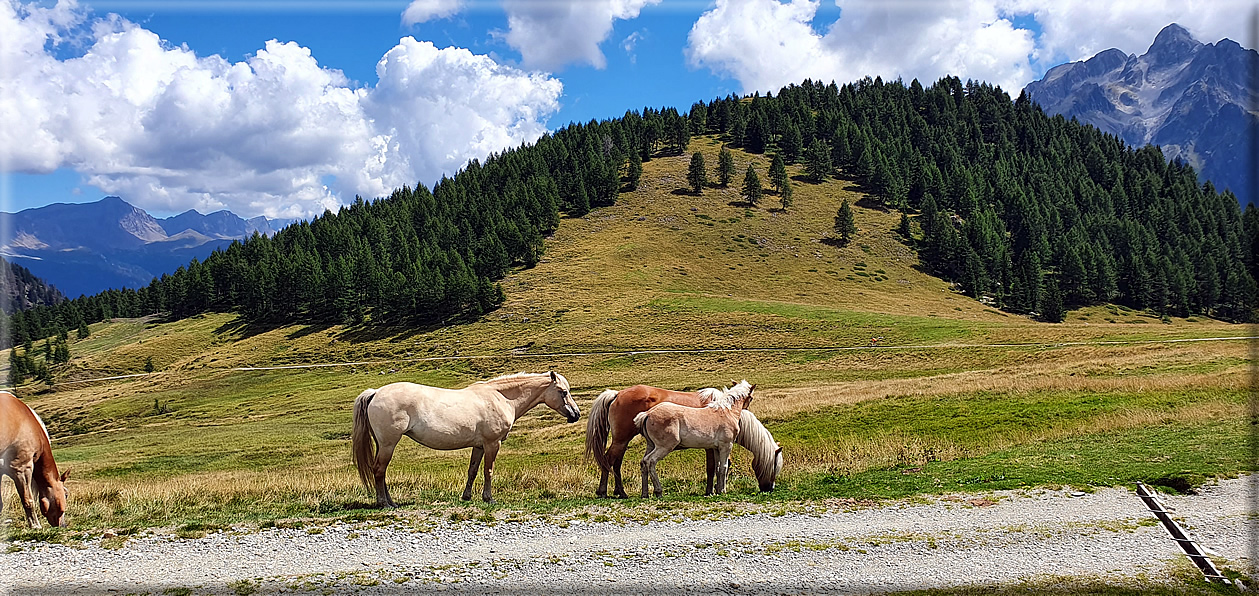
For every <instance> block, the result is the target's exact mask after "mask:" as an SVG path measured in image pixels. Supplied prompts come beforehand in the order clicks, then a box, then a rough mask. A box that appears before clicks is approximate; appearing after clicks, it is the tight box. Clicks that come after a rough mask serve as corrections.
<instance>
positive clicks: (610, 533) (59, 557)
mask: <svg viewBox="0 0 1259 596" xmlns="http://www.w3.org/2000/svg"><path fill="white" fill-rule="evenodd" d="M1252 480H1255V479H1254V478H1248V479H1234V480H1224V481H1221V482H1220V483H1218V484H1211V485H1208V486H1206V487H1204V488H1203V489H1202V490H1201V491H1200V494H1198V495H1193V496H1181V497H1165V498H1164V500H1165V502H1166V504H1167V505H1168V506H1169V507H1171V508H1172V509H1173V510H1174V513H1175V515H1176V516H1178V517H1179V518H1181V519H1182V520H1183V524H1184V525H1185V526H1186V527H1187V528H1188V529H1189V531H1190V532H1191V534H1192V535H1193V536H1194V537H1195V538H1196V539H1197V540H1198V541H1199V542H1200V543H1201V544H1202V545H1203V546H1205V547H1207V548H1208V549H1210V550H1212V551H1214V552H1215V553H1217V554H1218V555H1219V557H1220V558H1221V560H1222V561H1225V562H1226V563H1225V564H1226V565H1227V566H1229V567H1231V568H1232V569H1235V570H1243V569H1244V568H1245V566H1246V565H1248V564H1249V560H1250V559H1249V557H1250V553H1251V548H1252V544H1251V536H1253V535H1254V534H1255V530H1259V528H1256V522H1255V521H1254V520H1250V521H1248V520H1247V511H1248V510H1249V508H1250V505H1251V498H1250V496H1251V484H1250V482H1251V481H1252ZM417 526H419V527H417ZM18 547H20V550H17V552H9V553H6V554H4V555H3V556H2V559H3V565H0V569H3V570H2V571H0V587H4V586H7V587H8V591H9V592H10V593H14V594H98V593H144V592H149V593H154V594H160V593H163V592H165V591H168V590H173V592H167V593H174V592H182V589H183V588H188V589H190V592H187V593H192V594H199V593H226V594H231V593H248V592H249V591H250V590H256V591H257V593H276V592H278V591H280V590H286V593H292V591H293V590H297V591H298V592H300V593H310V594H331V593H347V592H351V593H363V594H394V593H411V592H415V591H445V592H454V593H538V592H547V593H604V594H606V593H634V592H651V593H689V592H695V593H720V592H730V593H758V594H759V593H767V594H778V593H869V592H881V591H891V590H905V589H915V588H925V587H946V586H958V585H970V584H997V583H1009V582H1019V581H1026V580H1031V581H1043V580H1045V579H1046V578H1051V577H1063V576H1070V577H1083V578H1097V579H1100V580H1103V581H1108V582H1113V583H1121V584H1126V585H1149V584H1151V583H1155V582H1166V581H1175V580H1174V579H1173V577H1172V574H1173V573H1174V572H1175V571H1174V570H1180V571H1179V572H1181V573H1184V572H1185V571H1186V570H1188V569H1190V568H1189V567H1188V563H1187V562H1186V561H1185V559H1184V557H1183V556H1182V555H1181V554H1180V551H1179V549H1178V548H1177V546H1176V545H1175V543H1173V542H1172V541H1171V540H1170V539H1169V538H1168V536H1167V533H1166V532H1165V531H1164V530H1163V528H1162V527H1161V526H1158V525H1154V524H1153V523H1152V517H1151V516H1150V514H1149V512H1148V511H1147V510H1146V509H1145V507H1144V505H1143V504H1142V503H1141V501H1140V499H1138V498H1137V497H1136V496H1135V495H1134V494H1133V493H1132V492H1131V491H1129V490H1126V489H1103V490H1099V491H1097V492H1094V493H1090V494H1082V493H1073V492H1071V491H1070V490H1069V489H1064V490H1057V491H1050V490H1035V491H1011V492H1001V493H987V494H983V495H954V496H951V497H946V498H941V499H935V500H932V501H930V502H926V503H910V502H898V503H895V504H890V505H886V506H881V507H875V508H861V509H854V510H834V511H826V512H817V513H790V514H785V515H773V514H756V515H750V516H742V517H729V518H724V519H718V520H690V519H685V520H683V519H679V520H677V521H654V522H651V523H649V524H644V523H641V522H630V523H627V524H625V525H620V524H617V523H614V522H599V523H590V522H586V523H581V522H577V523H570V524H567V527H561V525H557V524H556V523H554V522H546V521H531V522H522V523H511V522H505V523H497V524H493V525H486V524H483V523H480V522H475V521H470V522H450V521H443V522H440V523H437V524H434V525H429V524H410V523H390V524H388V525H377V526H374V527H372V526H368V525H364V524H345V523H335V524H332V525H329V526H322V527H309V528H305V529H277V528H270V529H266V530H262V531H257V530H248V531H241V532H221V533H215V534H211V535H209V536H206V537H204V538H200V539H179V538H176V537H173V536H169V535H166V536H146V537H141V538H138V539H133V540H131V541H129V542H128V543H127V544H126V545H125V546H124V547H122V548H119V549H116V550H109V549H105V548H102V547H101V545H100V542H99V540H97V541H94V542H92V543H89V544H87V545H86V546H79V547H71V546H63V545H48V544H30V543H24V544H21V545H13V546H12V547H11V550H16V548H18Z"/></svg>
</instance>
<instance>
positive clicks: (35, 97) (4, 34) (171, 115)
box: [0, 0, 562, 217]
mask: <svg viewBox="0 0 1259 596" xmlns="http://www.w3.org/2000/svg"><path fill="white" fill-rule="evenodd" d="M84 24H86V25H88V27H87V28H86V30H88V31H90V32H89V33H88V34H87V35H88V37H87V40H86V49H85V50H84V51H83V52H81V55H79V56H78V57H75V58H70V59H64V60H63V59H58V58H57V57H55V56H54V55H52V54H51V53H50V52H49V49H48V48H49V47H50V46H53V45H56V44H57V43H59V42H61V41H62V39H63V38H64V37H65V36H68V35H71V34H72V33H73V32H74V31H76V30H77V31H83V30H85V28H84V27H81V26H79V27H76V25H84ZM0 39H4V40H6V41H5V43H4V44H0V88H3V89H4V90H5V91H4V93H3V95H0V171H6V172H30V173H45V172H50V171H53V170H55V169H57V168H63V167H69V168H73V169H75V170H76V171H78V172H80V173H81V174H83V175H84V176H85V177H86V178H87V180H88V182H89V183H91V184H93V185H95V186H98V187H100V188H102V189H103V190H105V191H106V192H110V193H115V194H119V195H120V196H123V197H124V198H126V199H127V200H129V201H131V202H133V203H135V204H137V205H140V206H142V207H145V208H148V209H156V210H161V211H180V210H184V209H188V208H196V209H198V210H201V211H202V212H206V211H211V210H214V209H221V208H229V209H231V210H233V211H235V212H237V213H239V214H241V215H255V214H259V213H265V214H267V215H271V216H290V217H291V216H297V215H309V214H312V213H315V214H317V213H319V212H321V211H322V210H323V209H324V208H335V207H336V206H337V205H338V204H339V203H340V202H343V201H348V199H349V198H350V197H352V196H353V195H354V194H361V195H363V196H368V197H374V196H380V195H383V194H386V193H388V192H389V191H390V190H391V189H393V188H396V187H398V186H401V185H403V184H414V183H415V182H416V181H421V182H425V183H431V182H433V181H434V180H436V179H437V178H438V177H440V176H441V175H442V174H443V173H450V172H453V171H455V170H456V169H458V168H459V167H461V166H462V165H463V164H464V163H465V162H466V161H467V160H468V159H470V158H473V157H484V156H485V155H486V154H487V153H489V152H491V151H496V150H501V149H503V148H506V147H510V146H514V145H518V144H520V143H523V142H528V141H532V140H535V139H536V138H537V137H539V136H540V135H541V134H542V133H543V132H544V131H545V128H544V122H545V120H546V118H547V117H548V116H549V115H550V114H552V113H554V112H555V111H556V110H557V109H558V108H559V103H558V100H559V96H560V93H561V91H562V87H561V84H560V83H559V81H557V80H555V79H553V78H550V77H548V76H546V75H542V74H536V73H527V72H523V71H520V70H517V69H513V68H510V67H507V66H503V65H500V64H497V63H495V62H494V61H493V60H491V59H490V58H488V57H485V56H476V55H473V54H472V53H471V52H469V51H468V50H464V49H459V48H445V49H438V48H436V47H434V46H433V45H432V44H431V43H428V42H417V41H415V40H414V39H412V38H410V37H408V38H404V39H402V40H401V41H400V42H399V43H398V45H397V46H396V47H394V48H393V49H392V50H390V51H389V52H388V53H387V54H386V55H385V56H384V57H383V58H382V59H381V60H380V63H379V64H378V65H377V73H378V75H379V77H380V81H379V82H378V84H377V85H376V86H375V87H367V88H355V87H353V86H351V85H350V83H349V81H347V80H346V78H345V77H344V76H343V75H342V74H341V72H340V71H337V70H332V69H328V68H324V67H322V66H320V65H319V64H318V62H317V61H316V60H315V58H314V57H313V56H312V55H311V53H310V50H308V49H307V48H304V47H301V46H299V45H298V44H296V43H292V42H289V43H280V42H277V41H274V40H273V41H269V42H267V43H266V45H265V47H264V48H263V49H261V50H258V51H257V52H256V53H255V54H254V55H253V56H251V57H250V58H248V59H247V60H245V61H242V62H235V63H232V62H228V61H227V60H224V59H223V58H221V57H219V56H208V57H198V56H196V55H195V54H194V53H193V52H192V51H190V50H188V49H187V48H181V47H171V46H170V45H169V44H166V43H164V42H163V41H162V40H161V39H160V38H159V37H158V36H157V35H156V34H154V33H153V32H151V31H148V30H146V29H144V28H142V27H140V26H138V25H135V24H133V23H129V22H127V21H125V20H122V19H120V18H117V17H112V16H111V17H109V18H105V19H92V18H91V17H90V15H88V14H87V13H86V12H85V11H82V10H80V9H78V7H76V6H75V5H74V4H73V3H71V2H62V3H59V4H57V5H56V6H55V7H54V8H51V9H42V8H36V7H30V6H25V5H19V4H15V3H12V2H10V1H7V0H5V1H0Z"/></svg>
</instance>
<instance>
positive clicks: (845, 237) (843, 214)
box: [835, 199, 857, 244]
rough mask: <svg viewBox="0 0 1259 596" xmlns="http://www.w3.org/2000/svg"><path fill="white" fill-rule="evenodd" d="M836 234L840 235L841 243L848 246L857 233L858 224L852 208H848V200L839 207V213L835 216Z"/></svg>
mask: <svg viewBox="0 0 1259 596" xmlns="http://www.w3.org/2000/svg"><path fill="white" fill-rule="evenodd" d="M835 233H836V234H838V235H839V241H840V242H842V243H844V244H848V241H849V240H851V239H852V236H853V235H854V234H856V233H857V222H856V220H854V219H853V216H852V207H849V206H848V199H844V202H843V203H841V204H840V205H839V212H837V213H836V214H835Z"/></svg>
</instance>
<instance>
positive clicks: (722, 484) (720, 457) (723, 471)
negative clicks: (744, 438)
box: [715, 443, 733, 495]
mask: <svg viewBox="0 0 1259 596" xmlns="http://www.w3.org/2000/svg"><path fill="white" fill-rule="evenodd" d="M732 447H733V444H731V443H727V444H725V445H722V446H721V447H718V448H717V449H716V450H715V451H716V452H717V453H716V455H717V494H719V495H723V494H725V493H726V478H727V476H728V475H729V474H730V449H731V448H732Z"/></svg>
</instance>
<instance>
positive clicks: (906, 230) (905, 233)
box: [896, 211, 913, 240]
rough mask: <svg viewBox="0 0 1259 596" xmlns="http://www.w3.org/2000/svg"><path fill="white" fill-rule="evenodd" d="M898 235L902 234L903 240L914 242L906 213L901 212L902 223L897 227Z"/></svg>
mask: <svg viewBox="0 0 1259 596" xmlns="http://www.w3.org/2000/svg"><path fill="white" fill-rule="evenodd" d="M896 233H898V234H900V235H901V238H904V239H906V240H913V230H912V229H911V228H910V227H909V215H908V214H906V213H905V212H904V211H901V223H900V225H898V226H896Z"/></svg>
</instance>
